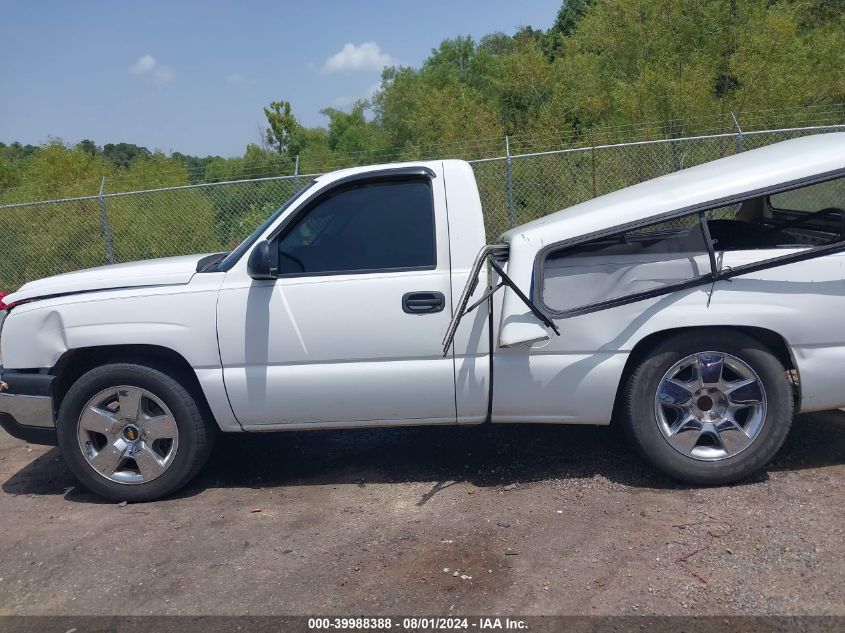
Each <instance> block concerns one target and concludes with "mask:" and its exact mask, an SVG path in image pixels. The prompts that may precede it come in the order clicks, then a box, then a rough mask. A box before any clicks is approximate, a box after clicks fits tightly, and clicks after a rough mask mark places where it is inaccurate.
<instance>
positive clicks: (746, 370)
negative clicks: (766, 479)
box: [654, 352, 766, 461]
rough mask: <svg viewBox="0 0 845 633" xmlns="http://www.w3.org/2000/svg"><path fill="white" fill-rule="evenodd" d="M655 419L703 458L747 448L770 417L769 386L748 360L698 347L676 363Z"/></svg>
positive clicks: (674, 442)
mask: <svg viewBox="0 0 845 633" xmlns="http://www.w3.org/2000/svg"><path fill="white" fill-rule="evenodd" d="M654 413H655V417H656V418H657V425H658V427H659V428H660V432H661V433H662V434H663V437H664V438H665V439H666V441H667V442H669V444H670V445H671V446H672V447H673V448H674V449H675V450H677V451H678V452H680V453H682V454H684V455H686V456H688V457H692V458H694V459H699V460H703V461H718V460H721V459H726V458H728V457H733V456H734V455H737V454H738V453H741V452H742V451H744V450H745V449H746V448H748V447H749V446H750V445H751V443H752V442H753V441H754V439H755V438H756V437H757V436H758V435H759V434H760V430H761V429H762V428H763V422H764V420H765V419H766V392H765V390H764V388H763V383H762V381H761V380H760V377H759V376H758V375H757V373H756V372H755V371H754V370H753V369H752V368H751V367H750V366H749V365H748V363H746V362H745V361H743V360H741V359H739V358H737V357H736V356H732V355H730V354H724V353H722V352H699V353H697V354H691V355H689V356H687V357H686V358H683V359H681V360H680V361H678V362H677V363H675V364H674V365H673V366H672V367H671V368H670V369H669V371H667V372H666V373H665V374H664V376H663V378H662V379H661V381H660V384H659V385H658V387H657V393H656V394H655V397H654Z"/></svg>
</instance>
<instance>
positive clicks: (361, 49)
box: [323, 42, 397, 73]
mask: <svg viewBox="0 0 845 633" xmlns="http://www.w3.org/2000/svg"><path fill="white" fill-rule="evenodd" d="M396 63H397V62H396V60H395V59H394V58H393V57H392V56H391V55H388V54H387V53H385V52H383V51H382V50H381V47H380V46H379V45H378V44H376V43H375V42H364V43H363V44H359V45H357V46H356V45H355V44H348V43H347V44H344V45H343V48H342V49H340V50H339V51H338V52H337V53H335V54H334V55H332V56H331V57H329V58H328V59H326V62H325V63H324V64H323V72H325V73H344V72H360V71H379V70H381V69H382V68H384V67H385V66H394V65H396Z"/></svg>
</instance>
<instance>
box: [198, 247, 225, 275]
mask: <svg viewBox="0 0 845 633" xmlns="http://www.w3.org/2000/svg"><path fill="white" fill-rule="evenodd" d="M228 254H229V253H227V252H225V251H224V252H222V253H212V254H211V255H206V256H205V257H203V258H202V259H201V260H199V261H198V262H197V272H198V273H205V272H212V271H209V270H207V269H208V268H210V267H211V266H214V265H215V264H218V263H220V262H221V261H223V260H224V259H225V258H226V255H228ZM213 272H216V271H213Z"/></svg>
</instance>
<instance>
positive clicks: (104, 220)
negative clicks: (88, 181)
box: [97, 176, 117, 264]
mask: <svg viewBox="0 0 845 633" xmlns="http://www.w3.org/2000/svg"><path fill="white" fill-rule="evenodd" d="M105 188H106V177H105V176H103V179H102V180H101V181H100V195H99V196H97V199H98V202H99V203H100V224H101V225H102V226H103V239H104V240H105V241H106V256H107V257H108V259H109V264H116V263H117V260H116V259H115V257H114V244H113V243H112V239H111V227H110V226H109V216H108V215H106V197H105V195H104V193H103V190H104V189H105Z"/></svg>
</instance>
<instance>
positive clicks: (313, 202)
mask: <svg viewBox="0 0 845 633" xmlns="http://www.w3.org/2000/svg"><path fill="white" fill-rule="evenodd" d="M434 178H436V175H435V173H434V171H432V170H431V169H429V168H428V167H402V168H395V169H382V170H377V171H371V172H363V173H360V174H353V175H351V176H349V177H346V178H341V179H339V180H336V181H334V182H332V183H330V184H329V185H328V186H326V187H325V188H322V189H319V190H317V191H315V192H313V193H312V194H311V195H310V196H309V197H308V198H307V199H306V200H304V201H303V203H302V204H301V205H300V206H299V207H298V208H297V209H296V210H295V211H294V212H293V213H292V214H291V215H290V216H288V217H287V218H285V220H284V221H283V222H282V223H281V224H280V225H279V226H278V227H276V229H275V230H274V231H273V232H272V233H271V234H270V235H269V236H268V237H267V241H269V242H270V249H271V251H273V250H275V249H278V248H279V241H280V240H281V239H283V238H284V237H285V236H286V235H287V234H288V233H290V232H291V231H293V230H294V229H295V228H296V226H297V224H298V223H299V221H300V220H301V219H303V218H304V217H305V216H307V215H308V214H309V213H310V212H311V210H312V209H313V208H314V207H316V206H317V205H319V204H320V203H321V202H322V201H323V200H324V199H326V198H328V197H329V196H331V195H333V194H336V193H338V192H339V191H340V190H343V189H347V188H353V187H360V186H364V185H369V184H378V183H384V182H396V181H409V182H424V183H425V184H426V185H427V186H428V190H429V194H430V196H431V219H432V223H431V231H432V243H433V246H434V263H433V264H431V265H426V266H402V267H395V268H366V269H356V270H333V271H320V272H316V271H315V272H310V273H309V272H296V273H278V274H276V279H295V278H299V277H339V276H345V275H366V274H373V273H399V272H411V271H419V270H422V271H427V270H436V269H437V266H438V263H439V257H438V254H437V208H436V204H435V197H434V183H433V182H432V181H433V180H434Z"/></svg>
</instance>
